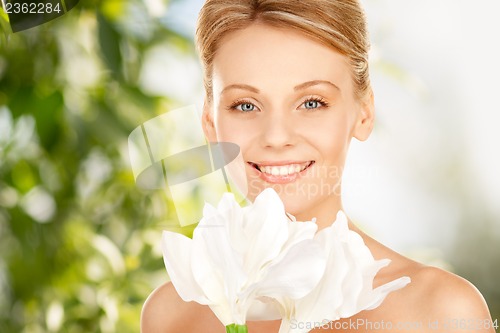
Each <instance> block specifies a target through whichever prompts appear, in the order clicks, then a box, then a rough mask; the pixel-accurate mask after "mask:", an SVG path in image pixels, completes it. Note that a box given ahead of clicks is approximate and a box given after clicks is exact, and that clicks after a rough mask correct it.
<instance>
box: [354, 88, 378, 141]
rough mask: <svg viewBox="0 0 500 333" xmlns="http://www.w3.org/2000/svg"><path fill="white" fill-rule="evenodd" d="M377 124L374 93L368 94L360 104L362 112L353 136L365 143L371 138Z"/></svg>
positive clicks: (359, 114)
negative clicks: (375, 123)
mask: <svg viewBox="0 0 500 333" xmlns="http://www.w3.org/2000/svg"><path fill="white" fill-rule="evenodd" d="M374 122H375V101H374V97H373V91H372V90H371V88H370V91H369V92H367V94H366V96H365V97H364V98H363V100H362V101H361V103H360V112H359V113H358V118H357V119H356V124H355V126H354V133H353V136H354V137H355V138H356V139H358V140H359V141H365V140H366V139H368V137H369V136H370V134H371V132H372V130H373V124H374Z"/></svg>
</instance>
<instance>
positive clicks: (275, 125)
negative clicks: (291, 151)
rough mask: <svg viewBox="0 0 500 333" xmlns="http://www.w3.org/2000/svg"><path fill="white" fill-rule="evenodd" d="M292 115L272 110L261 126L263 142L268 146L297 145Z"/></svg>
mask: <svg viewBox="0 0 500 333" xmlns="http://www.w3.org/2000/svg"><path fill="white" fill-rule="evenodd" d="M292 117H293V116H292V115H290V114H288V113H286V112H270V113H268V115H267V117H265V119H264V121H263V124H262V127H261V143H262V145H263V146H264V147H266V148H284V147H289V146H293V145H295V140H296V139H297V135H296V133H295V127H296V126H295V125H294V124H293V119H292Z"/></svg>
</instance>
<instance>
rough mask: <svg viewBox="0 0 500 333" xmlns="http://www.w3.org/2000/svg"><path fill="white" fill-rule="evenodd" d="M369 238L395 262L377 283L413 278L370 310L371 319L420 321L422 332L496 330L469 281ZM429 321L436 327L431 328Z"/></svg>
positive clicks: (381, 255) (381, 254) (490, 332)
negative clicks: (401, 253)
mask: <svg viewBox="0 0 500 333" xmlns="http://www.w3.org/2000/svg"><path fill="white" fill-rule="evenodd" d="M367 240H368V242H369V243H370V245H372V247H371V249H372V251H374V253H376V257H377V258H389V259H391V261H392V262H391V264H390V265H389V266H387V267H385V268H383V269H382V270H381V271H380V273H379V274H378V275H377V277H376V278H375V281H374V285H375V286H377V285H382V284H384V283H387V282H390V281H392V280H394V279H397V278H399V277H401V276H409V277H410V279H411V282H410V284H408V285H407V286H406V287H404V288H403V289H401V290H398V291H396V292H393V293H391V294H389V295H388V297H387V299H386V301H384V303H382V305H381V306H380V308H378V309H375V310H373V311H371V312H370V313H367V314H366V315H367V316H368V317H369V318H370V319H374V320H376V319H378V318H389V319H390V320H391V321H392V322H393V323H395V325H396V324H397V323H402V324H404V323H406V324H409V323H413V324H418V325H416V326H415V329H414V331H415V332H420V333H422V332H436V331H439V332H447V333H452V332H457V333H458V332H472V331H474V332H484V333H494V332H495V329H494V328H493V324H494V323H492V321H491V316H490V313H489V310H488V306H487V305H486V302H485V300H484V298H483V296H482V295H481V293H480V292H479V291H478V290H477V288H476V287H475V286H474V285H472V284H471V283H470V282H469V281H467V280H466V279H464V278H461V277H459V276H457V275H455V274H453V273H450V272H448V271H445V270H443V269H440V268H437V267H432V266H426V265H423V264H420V263H418V262H415V261H413V260H411V259H409V258H407V257H405V256H402V255H400V254H398V253H396V252H394V251H392V250H390V249H388V248H387V247H385V246H382V245H381V244H380V243H377V242H374V241H372V240H370V239H367ZM429 323H432V325H434V326H433V327H428V324H429ZM436 325H437V327H436ZM404 328H405V329H404V331H405V332H413V330H411V329H408V327H406V326H405V327H404ZM391 332H392V331H391Z"/></svg>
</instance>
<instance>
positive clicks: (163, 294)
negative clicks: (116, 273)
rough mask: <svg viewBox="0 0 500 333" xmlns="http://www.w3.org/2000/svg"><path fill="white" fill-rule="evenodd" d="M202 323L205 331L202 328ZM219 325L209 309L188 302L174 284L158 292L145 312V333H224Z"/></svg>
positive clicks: (143, 318) (143, 320) (146, 303)
mask: <svg viewBox="0 0 500 333" xmlns="http://www.w3.org/2000/svg"><path fill="white" fill-rule="evenodd" d="M193 319H196V320H193ZM200 323H203V324H204V327H203V328H200V327H198V325H200ZM219 325H220V324H218V321H217V318H216V317H215V316H214V315H213V314H212V312H211V311H210V309H209V308H208V307H206V306H203V305H200V304H197V303H195V302H184V301H183V300H182V299H181V298H180V297H179V295H178V294H177V291H176V290H175V288H174V286H173V285H172V283H170V282H167V283H165V284H163V285H161V286H160V287H158V288H156V289H155V290H154V291H153V292H152V293H151V295H149V297H148V299H147V300H146V302H145V303H144V307H143V308H142V314H141V332H142V333H187V332H207V333H208V332H211V331H210V329H212V327H213V329H214V331H215V329H218V330H217V331H218V332H220V327H219Z"/></svg>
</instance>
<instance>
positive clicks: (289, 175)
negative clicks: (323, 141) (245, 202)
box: [248, 161, 314, 184]
mask: <svg viewBox="0 0 500 333" xmlns="http://www.w3.org/2000/svg"><path fill="white" fill-rule="evenodd" d="M248 164H250V165H251V166H252V167H253V168H254V169H256V170H257V171H259V176H260V178H261V179H263V180H264V181H266V182H268V183H275V184H283V183H289V182H293V181H295V180H296V179H297V178H298V177H299V176H300V175H301V174H303V173H304V171H305V170H307V169H308V168H309V167H310V166H311V165H313V164H314V161H307V162H289V163H287V162H285V163H283V162H282V163H278V162H276V163H262V164H261V163H253V162H248Z"/></svg>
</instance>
